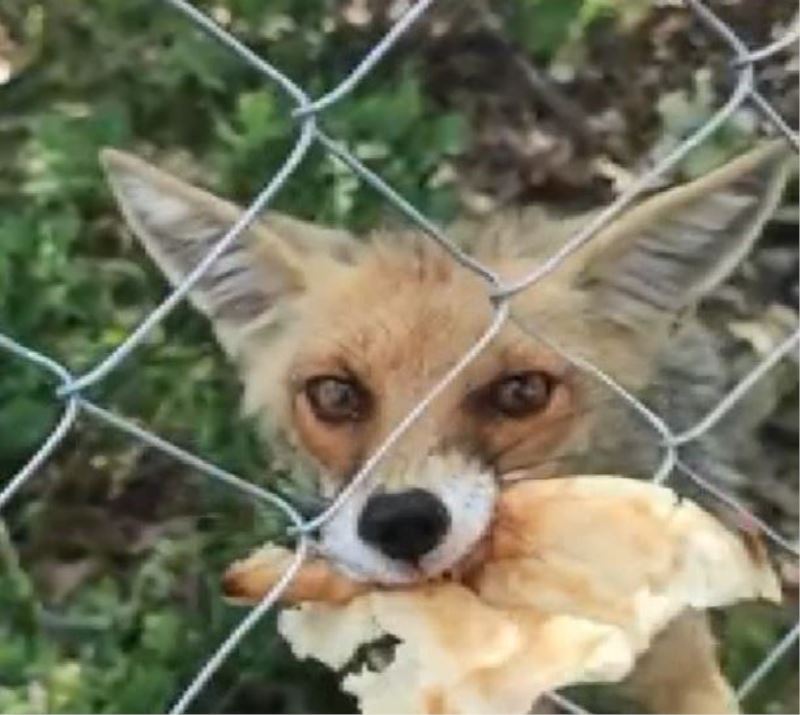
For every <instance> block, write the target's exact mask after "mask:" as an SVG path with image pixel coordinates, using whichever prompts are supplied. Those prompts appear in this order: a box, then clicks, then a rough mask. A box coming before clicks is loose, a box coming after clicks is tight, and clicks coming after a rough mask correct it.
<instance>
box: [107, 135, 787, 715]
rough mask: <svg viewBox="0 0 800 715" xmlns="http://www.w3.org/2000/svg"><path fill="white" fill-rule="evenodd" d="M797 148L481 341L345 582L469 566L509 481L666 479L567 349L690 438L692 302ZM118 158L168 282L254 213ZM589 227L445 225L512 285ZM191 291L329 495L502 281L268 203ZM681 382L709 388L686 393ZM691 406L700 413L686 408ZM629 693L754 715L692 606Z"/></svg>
mask: <svg viewBox="0 0 800 715" xmlns="http://www.w3.org/2000/svg"><path fill="white" fill-rule="evenodd" d="M788 155H789V152H788V151H787V150H786V148H785V147H784V145H783V143H782V142H781V141H779V140H764V141H762V142H760V143H758V144H756V146H755V148H752V149H751V150H749V151H748V152H746V153H744V154H741V155H739V156H738V157H736V158H734V159H733V160H731V161H729V162H727V163H725V164H723V165H722V166H720V167H718V168H716V169H715V170H713V171H711V172H710V173H708V174H706V175H705V176H703V177H701V178H699V179H695V180H693V181H690V182H687V183H684V184H681V185H678V186H675V187H672V188H668V189H665V190H660V191H656V192H651V193H650V194H648V195H646V196H645V197H644V198H641V199H639V200H638V201H637V202H636V203H635V204H634V205H632V206H631V207H630V208H628V209H627V210H626V211H624V212H622V214H621V215H620V216H619V217H618V218H616V219H614V220H612V221H611V222H610V223H608V224H607V225H606V227H605V228H603V229H602V230H600V231H599V232H598V233H597V234H596V235H595V236H594V238H592V239H591V240H589V241H588V242H586V243H584V244H583V245H581V246H580V247H579V248H578V249H577V250H575V251H573V252H572V253H571V254H569V255H568V256H566V257H565V258H564V260H563V261H562V262H561V264H560V265H559V266H558V267H557V269H556V270H553V271H551V272H549V273H548V274H547V275H546V276H544V277H543V278H542V279H541V280H538V281H536V282H534V283H533V284H532V285H530V286H529V287H527V288H526V289H525V290H522V291H520V292H518V293H516V294H514V295H513V297H511V298H510V299H509V303H508V304H509V310H510V313H509V318H508V319H507V320H505V321H504V322H503V323H502V325H501V326H500V327H499V329H498V330H497V332H496V334H495V335H494V337H493V338H492V339H491V340H490V341H489V342H488V343H487V344H486V345H485V348H484V349H483V350H482V351H480V352H479V353H478V354H477V355H476V356H475V357H474V359H473V360H472V361H471V362H469V363H468V364H467V365H466V366H465V367H464V368H463V370H461V371H460V372H459V373H458V374H457V375H456V376H455V377H454V379H453V380H451V381H450V382H449V383H448V384H447V386H446V387H445V388H444V389H443V390H441V391H440V392H439V393H438V394H437V396H436V398H435V399H434V400H433V401H432V402H431V403H430V404H429V405H428V408H427V409H426V410H425V411H424V412H423V413H422V414H421V415H420V416H419V418H418V419H417V420H416V421H415V422H413V423H412V424H411V425H410V426H409V427H408V429H407V430H406V431H405V432H403V433H402V434H401V435H400V437H399V439H398V440H397V441H396V442H395V443H394V444H393V446H392V448H391V449H390V450H389V451H388V452H387V453H386V454H385V455H384V457H383V458H382V459H381V460H380V461H379V462H378V463H377V465H376V466H375V468H374V470H373V472H372V473H371V474H370V475H369V477H368V478H367V479H365V480H364V481H363V482H360V483H359V485H358V488H356V489H355V490H354V491H353V493H352V494H350V496H349V498H348V499H346V500H345V501H344V502H343V503H342V504H341V505H340V508H338V509H337V510H336V511H334V512H333V513H332V515H331V516H330V518H329V519H328V520H327V521H325V522H324V523H323V524H322V526H321V527H320V529H319V534H318V544H319V548H320V549H321V550H322V551H323V552H324V553H325V555H326V556H327V557H328V558H329V559H331V560H332V561H333V562H335V563H336V564H337V565H338V566H339V567H340V568H341V569H342V571H344V572H345V573H346V574H347V575H348V576H350V577H351V578H356V579H361V580H367V581H371V582H375V583H380V584H387V585H392V586H395V585H404V584H412V583H415V582H418V581H421V580H427V579H434V578H437V577H440V576H442V575H446V574H447V573H448V572H450V571H451V570H452V569H454V568H456V567H457V565H458V563H459V562H460V561H462V560H463V559H464V558H465V557H466V556H467V555H468V554H469V553H470V552H471V551H472V550H473V549H474V548H475V546H476V544H477V543H478V541H479V540H480V538H481V537H482V535H483V534H484V532H485V531H486V529H487V526H488V524H489V523H490V521H491V519H492V515H493V513H494V509H495V504H496V500H497V497H498V494H499V493H500V491H501V490H502V488H503V484H504V483H507V482H509V481H513V480H514V479H515V478H517V477H519V476H520V475H522V478H541V479H546V478H549V477H554V476H557V475H561V474H570V473H604V472H605V473H609V471H611V473H623V474H625V475H628V476H641V477H642V478H647V477H650V476H652V473H653V472H652V470H653V468H654V467H653V465H654V464H657V462H658V456H659V454H660V450H661V449H662V446H663V445H662V444H661V443H660V441H659V440H660V436H659V434H658V433H657V432H656V431H655V430H654V429H653V427H652V426H649V425H648V424H647V422H646V421H644V420H643V419H642V417H641V415H638V414H636V412H635V410H632V409H631V407H630V405H628V404H627V403H626V402H625V401H624V400H621V399H620V398H619V396H618V395H614V394H611V393H609V391H608V388H607V387H606V386H605V385H604V384H603V381H602V380H598V379H597V375H596V374H592V372H591V371H586V370H584V369H581V368H580V366H579V365H578V363H577V362H576V361H575V360H573V359H571V358H570V357H568V356H571V355H577V356H579V357H580V360H581V361H583V363H584V364H590V365H593V366H595V367H596V368H598V369H599V370H600V371H601V374H603V375H605V376H608V377H609V378H611V379H612V380H613V381H614V382H615V383H617V384H618V385H619V386H621V387H622V388H623V389H624V390H625V391H627V392H628V393H630V394H631V395H634V396H635V397H636V398H637V399H638V400H640V401H641V402H642V403H643V404H645V405H647V406H648V407H649V408H650V409H652V410H653V411H654V412H656V413H657V414H659V415H661V416H662V418H663V419H664V421H665V422H666V424H668V425H669V426H670V427H672V428H673V429H682V428H688V427H689V426H691V424H692V421H693V420H694V419H695V418H696V417H698V416H700V415H701V414H702V413H703V411H704V410H708V409H710V408H711V407H713V405H714V402H709V401H708V394H709V391H711V392H713V386H714V385H713V383H714V381H715V379H717V378H716V377H715V374H716V372H717V371H718V370H717V368H718V361H719V357H718V355H717V353H716V352H715V351H714V349H713V346H711V340H710V338H709V335H708V333H707V331H704V330H703V329H702V327H701V325H700V322H699V321H698V319H697V317H696V313H697V309H698V306H699V305H700V303H701V302H702V300H703V298H704V297H706V296H707V295H708V294H709V293H710V292H711V291H712V290H713V289H714V288H715V287H717V286H718V285H720V283H722V282H723V281H724V280H725V279H726V278H727V277H728V276H729V275H730V274H731V273H732V272H733V271H734V269H735V268H736V267H737V266H738V265H739V263H741V261H742V260H743V259H744V257H745V256H746V255H747V254H748V252H749V251H750V249H751V248H752V246H753V245H754V243H755V242H756V240H757V239H758V237H759V235H760V234H761V232H762V230H763V228H764V225H765V224H766V222H767V221H768V220H769V218H770V216H771V215H772V214H773V213H774V211H775V210H776V208H777V207H778V205H779V203H780V201H781V198H782V195H783V193H784V188H785V185H786V183H787V178H788V176H789V175H790V173H791V164H792V162H791V161H790V160H789V159H788V158H787V156H788ZM100 160H101V164H102V166H103V167H104V170H105V173H106V176H107V179H108V182H109V185H110V188H111V191H112V193H113V195H114V197H115V198H116V201H117V203H118V206H119V208H120V210H121V213H122V215H123V216H124V219H125V221H126V222H127V225H128V226H129V227H130V231H131V232H132V234H133V235H134V236H135V237H136V239H138V241H139V242H140V243H141V244H142V246H143V248H144V249H145V251H146V253H147V254H148V255H149V256H150V258H151V259H152V260H153V261H154V262H155V264H156V265H157V266H158V267H159V268H160V270H161V271H162V272H163V273H164V275H165V276H166V278H167V279H168V281H169V282H171V283H172V284H173V285H177V284H179V283H180V282H181V281H182V280H183V279H184V278H185V277H186V276H187V275H189V274H190V273H191V272H192V270H193V269H194V268H195V267H196V266H197V265H198V264H199V262H200V261H201V260H202V259H203V257H204V256H205V255H206V254H207V253H208V252H209V251H210V250H211V249H212V247H214V246H215V244H217V242H218V241H219V240H220V239H221V238H222V237H223V236H224V235H225V234H226V232H228V230H229V229H230V227H231V226H232V225H233V224H234V223H235V222H236V221H237V220H239V219H240V218H241V216H242V213H243V210H242V209H241V208H238V207H237V206H235V205H234V204H232V203H229V202H227V201H225V200H223V199H221V198H218V197H216V196H214V195H212V194H211V193H209V192H207V191H205V190H204V189H202V188H198V187H195V186H192V185H190V184H188V183H186V182H184V181H182V180H181V179H179V178H177V177H174V176H172V175H170V174H169V173H167V172H165V171H163V170H161V169H159V168H157V167H155V166H153V165H151V164H150V163H148V162H146V161H144V160H143V159H140V158H138V157H136V156H134V155H132V154H129V153H125V152H123V151H120V150H118V149H111V148H107V149H104V150H103V151H102V153H101V157H100ZM595 215H596V212H594V213H589V214H585V215H580V216H554V215H553V214H552V212H548V211H547V210H545V209H542V208H540V207H529V208H522V209H519V210H514V211H510V210H506V211H501V212H499V213H498V214H497V215H491V216H488V217H484V218H481V219H475V218H468V219H461V220H457V221H455V222H454V224H453V225H452V226H451V227H450V230H449V232H448V235H449V236H450V237H451V238H452V240H453V241H455V242H456V243H457V245H458V246H460V247H462V248H463V250H464V251H465V252H467V253H468V255H470V256H472V257H473V258H474V260H476V261H478V262H479V263H480V264H481V265H483V266H485V267H486V268H488V269H490V270H491V271H492V272H493V273H494V275H496V276H497V277H498V278H499V280H500V282H501V284H502V285H509V284H512V283H513V282H514V281H518V280H520V279H523V278H524V277H525V276H529V275H531V273H532V272H533V271H536V270H537V269H540V268H541V267H542V266H543V265H544V264H545V262H546V261H547V260H548V259H549V258H550V257H551V256H552V255H553V254H554V253H555V252H556V251H557V250H558V249H559V248H561V247H562V246H563V245H564V243H565V241H566V240H567V239H568V238H569V237H570V236H572V235H573V234H574V233H575V231H576V230H578V229H579V228H580V227H581V226H584V225H586V222H587V221H589V220H592V218H593V217H594V216H595ZM188 299H189V301H190V302H191V304H192V305H193V306H194V308H196V309H197V310H198V311H199V312H200V313H202V314H203V315H205V316H206V317H207V318H208V319H209V321H210V324H211V326H212V328H213V331H214V334H215V336H216V339H217V340H218V342H219V344H220V346H221V347H222V349H223V351H224V352H225V354H226V355H227V357H228V358H229V360H230V361H231V364H232V365H233V366H234V368H235V369H236V370H237V372H238V376H239V378H240V381H241V384H242V390H243V396H242V405H243V410H244V412H245V413H246V414H248V415H250V416H253V417H254V418H256V421H257V423H258V425H259V428H260V429H261V430H262V431H263V436H264V438H265V440H266V442H267V443H268V444H269V445H270V447H271V452H274V453H275V454H277V455H278V457H277V459H279V460H280V461H281V463H282V464H283V465H286V467H287V468H288V469H290V470H291V473H292V474H293V475H295V478H296V479H297V480H298V483H299V482H303V483H306V482H308V481H309V480H310V483H311V485H312V487H311V488H312V489H313V491H314V493H315V494H316V495H317V496H318V497H319V499H320V500H321V501H322V502H323V503H328V502H330V501H331V500H333V499H334V498H335V497H336V495H337V494H339V493H340V492H341V490H342V489H344V488H345V487H346V486H347V485H348V484H349V483H350V480H351V479H352V478H353V475H355V474H356V473H358V471H359V469H360V468H361V467H362V465H363V464H364V462H365V460H367V459H368V458H369V457H370V455H371V454H372V453H373V452H374V451H375V450H376V449H377V448H378V447H379V446H380V445H381V444H382V442H383V441H384V440H385V439H386V438H387V436H388V435H389V434H390V433H391V432H392V430H393V429H394V428H395V427H396V425H397V424H398V423H399V422H400V421H401V420H403V418H404V417H405V416H406V415H407V414H408V413H409V412H410V410H412V409H413V408H414V407H415V406H416V405H417V404H418V403H419V402H420V400H422V399H423V398H424V397H425V396H426V394H427V393H428V391H429V390H430V389H431V388H432V387H433V386H434V385H435V384H436V383H437V381H439V380H440V379H441V378H442V376H443V375H445V374H447V373H448V371H450V370H451V369H452V368H453V366H454V365H456V364H457V363H458V361H459V360H460V359H461V358H462V356H463V355H464V354H465V353H466V352H467V351H468V350H469V349H470V348H471V347H472V346H473V345H474V344H475V343H476V341H478V340H480V339H481V337H482V335H484V333H485V331H486V330H487V327H488V326H489V325H490V324H491V322H492V320H493V318H494V316H495V308H496V302H495V301H494V300H493V299H492V295H491V292H490V290H489V287H488V285H487V282H486V280H485V279H484V277H482V276H480V275H477V274H476V273H475V272H474V271H473V270H470V268H469V267H466V266H464V265H462V264H461V263H459V262H457V261H455V260H454V259H453V257H452V255H450V253H449V252H448V251H446V250H445V249H444V248H443V247H441V246H440V245H438V244H437V243H434V242H432V241H431V240H430V238H429V237H428V236H426V235H424V234H423V233H422V232H420V231H416V230H413V229H397V228H391V229H387V228H378V229H376V230H374V231H373V232H371V233H370V234H369V235H367V236H355V235H353V234H351V233H350V232H348V231H346V230H343V229H339V228H332V227H327V226H322V225H317V224H315V223H312V222H309V221H306V220H301V219H298V218H295V217H291V216H288V215H284V214H281V213H278V212H274V211H265V212H263V213H262V214H261V216H260V217H259V218H258V219H257V220H256V221H254V222H252V223H251V224H250V225H249V226H248V227H247V228H246V230H245V231H244V232H243V233H241V234H240V235H239V236H238V237H237V240H235V241H233V242H232V243H231V244H230V245H229V246H228V248H227V249H226V250H225V251H224V252H223V253H222V255H220V256H219V258H218V260H216V261H215V262H214V263H213V264H212V265H211V266H210V267H209V269H208V270H207V272H205V273H204V274H203V275H202V276H201V277H200V278H199V279H198V280H197V282H196V283H195V284H194V285H193V287H192V288H191V290H190V291H189V294H188ZM544 336H546V338H545V337H544ZM676 371H677V372H681V373H682V378H683V380H684V384H685V380H686V379H687V378H686V375H693V376H694V377H693V378H692V379H694V380H695V383H696V385H698V386H699V387H698V389H697V390H694V389H689V390H685V391H681V390H678V389H677V388H676V385H675V383H674V382H673V381H672V380H671V379H670V376H673V377H674V374H675V372H676ZM684 392H685V393H686V394H683V393H684ZM694 393H697V394H699V395H700V396H701V398H705V402H703V399H701V400H700V402H701V404H700V405H699V406H697V405H695V406H694V407H692V406H690V405H689V403H691V397H692V395H693V394H694ZM711 451H712V453H713V452H714V450H713V449H712V450H711ZM724 451H725V449H724V446H723V447H722V448H718V449H717V452H718V453H724ZM717 456H719V455H717ZM698 458H699V457H698ZM713 458H714V455H713V454H712V459H713ZM309 475H310V476H309ZM576 508H579V507H577V506H576ZM586 538H591V534H587V535H586ZM625 687H626V689H627V692H628V693H629V694H630V695H631V697H633V698H634V699H635V700H636V701H637V702H640V703H642V704H643V705H644V706H645V707H647V708H649V709H650V710H652V711H654V712H665V713H667V712H673V713H677V712H681V713H683V712H696V713H700V712H703V713H706V712H708V713H711V712H735V711H737V708H738V705H737V702H736V698H735V696H734V694H733V691H732V689H731V686H730V685H729V683H728V682H727V681H726V679H725V677H724V676H723V674H722V671H721V669H720V665H719V663H718V659H717V654H716V644H715V641H714V638H713V636H712V634H711V630H710V628H709V624H708V621H707V617H706V614H704V613H700V612H695V611H687V612H685V613H684V614H683V615H681V616H679V617H678V618H676V619H675V620H674V621H673V622H672V623H671V624H670V625H669V626H668V627H667V628H666V629H665V630H664V631H663V632H662V633H661V634H660V635H659V636H658V637H657V639H656V640H655V641H654V643H653V644H652V646H651V648H650V650H649V651H648V652H647V653H646V654H645V655H644V656H643V657H642V658H640V660H639V662H638V663H637V665H636V667H635V670H634V672H633V673H632V674H631V675H630V676H629V678H628V680H627V682H626V684H625Z"/></svg>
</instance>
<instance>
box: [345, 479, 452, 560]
mask: <svg viewBox="0 0 800 715" xmlns="http://www.w3.org/2000/svg"><path fill="white" fill-rule="evenodd" d="M450 523H451V516H450V512H448V510H447V507H446V506H445V505H444V502H443V501H442V500H441V499H440V498H439V497H437V496H436V495H435V494H433V493H432V492H429V491H427V490H426V489H407V490H405V491H402V492H397V493H396V494H374V495H373V496H371V497H370V498H369V499H367V503H366V504H365V505H364V510H363V511H362V512H361V517H360V518H359V520H358V535H359V536H360V537H361V539H362V540H363V541H365V542H366V543H367V544H370V545H371V546H373V547H374V548H376V549H377V550H378V551H380V552H381V553H382V554H384V555H385V556H388V557H389V558H390V559H397V560H399V561H406V562H409V563H412V564H415V563H417V562H418V561H419V560H420V559H421V558H422V557H423V556H425V554H427V553H429V552H431V551H433V549H435V548H436V547H437V546H438V545H439V544H440V543H441V542H442V541H443V540H444V538H445V536H446V535H447V531H448V530H449V528H450Z"/></svg>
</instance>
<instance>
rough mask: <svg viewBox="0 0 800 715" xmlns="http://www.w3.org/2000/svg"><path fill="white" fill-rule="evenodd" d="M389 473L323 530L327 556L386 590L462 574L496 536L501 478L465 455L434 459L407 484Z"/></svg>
mask: <svg viewBox="0 0 800 715" xmlns="http://www.w3.org/2000/svg"><path fill="white" fill-rule="evenodd" d="M387 470H388V472H391V468H385V469H384V470H381V469H380V468H378V469H377V470H376V473H375V474H374V480H373V481H372V482H371V483H369V484H367V485H365V486H363V487H362V488H361V489H359V490H357V491H356V492H355V493H354V494H352V495H351V497H350V498H349V499H347V500H345V502H344V503H342V504H341V506H340V508H339V509H338V510H336V511H334V512H333V514H332V515H331V517H330V519H329V520H328V521H327V522H326V523H325V524H323V526H322V527H321V529H320V547H321V550H322V551H323V552H324V554H325V555H326V556H327V557H328V558H330V559H331V560H332V561H334V562H335V563H337V565H339V566H340V567H341V568H342V570H344V571H345V572H346V573H347V574H348V575H349V576H350V577H352V578H355V579H357V580H366V581H373V582H379V583H386V584H402V583H411V582H414V581H419V580H424V579H427V578H434V577H436V576H438V575H440V574H442V573H443V572H446V571H448V570H450V569H452V568H453V567H455V566H456V564H458V563H459V562H460V561H461V560H462V559H464V558H466V557H467V556H468V555H469V554H470V553H471V552H472V551H473V549H474V548H475V547H476V545H477V544H478V542H479V541H480V540H481V539H482V537H483V536H484V534H485V533H486V532H487V530H488V528H489V524H490V522H491V519H492V516H493V514H494V510H495V502H496V498H497V477H496V475H495V474H494V472H493V471H492V470H490V469H488V468H486V467H483V466H481V465H480V464H478V463H477V462H474V461H471V460H469V459H467V458H466V457H464V456H463V455H462V454H460V453H458V452H449V453H447V454H444V455H442V454H433V455H429V456H427V457H425V458H423V459H421V460H419V461H418V462H417V463H416V464H415V465H413V466H409V468H408V471H406V472H405V474H404V475H402V478H401V475H397V474H393V476H394V479H387V478H386V477H387ZM367 481H368V482H369V480H367Z"/></svg>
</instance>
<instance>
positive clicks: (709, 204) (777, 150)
mask: <svg viewBox="0 0 800 715" xmlns="http://www.w3.org/2000/svg"><path fill="white" fill-rule="evenodd" d="M787 156H791V157H794V154H793V152H790V151H789V150H788V149H787V147H786V145H785V144H784V143H783V142H781V141H772V142H767V143H764V144H761V145H759V146H758V147H756V148H755V149H753V150H752V151H750V152H748V153H746V154H744V155H742V156H740V157H738V158H736V159H734V160H733V161H731V162H729V163H727V164H725V165H724V166H722V167H721V168H719V169H716V170H715V171H712V172H711V173H709V174H707V175H705V176H703V177H701V178H700V179H697V180H695V181H693V182H691V183H689V184H685V185H683V186H679V187H677V188H675V189H671V190H669V191H666V192H664V193H661V194H658V195H656V196H654V197H652V198H650V199H647V200H645V201H643V202H642V203H641V204H639V205H638V206H636V207H635V208H633V209H631V210H630V211H628V212H627V213H625V214H623V216H622V217H621V218H620V219H619V220H617V221H616V222H614V223H612V224H611V225H610V226H609V227H608V228H606V229H605V230H604V231H602V232H601V233H600V234H598V236H596V237H595V239H593V240H592V241H590V243H589V244H588V245H587V247H586V248H585V249H583V250H582V251H580V252H579V253H578V254H577V255H576V259H577V261H578V262H579V266H576V267H577V268H578V270H577V272H576V274H575V278H576V283H577V285H578V286H579V287H580V288H582V289H583V290H585V291H588V292H589V293H590V294H591V301H590V304H591V311H592V313H593V314H595V315H598V316H599V317H602V318H603V319H607V320H609V321H612V322H613V323H615V324H618V325H621V326H623V327H625V328H632V329H634V330H637V331H644V330H647V331H652V330H653V329H659V328H661V327H664V326H667V325H669V323H670V321H671V320H672V319H673V318H674V316H675V315H676V314H677V313H679V312H680V311H681V310H683V309H685V308H688V307H690V306H692V305H693V304H695V303H696V302H697V301H698V300H699V299H700V298H701V297H702V296H703V295H705V294H707V293H708V292H709V291H711V290H712V289H713V288H714V287H715V286H717V285H718V284H719V283H721V282H722V281H723V280H724V279H725V278H726V277H727V276H728V275H729V274H730V273H731V272H732V271H733V270H734V269H735V268H736V266H737V265H738V264H739V262H740V261H741V260H742V259H743V258H744V256H745V255H746V254H747V252H748V251H749V250H750V248H751V247H752V245H753V243H754V242H755V240H756V239H757V238H758V236H759V234H760V233H761V230H762V228H763V226H764V224H765V223H766V221H767V220H768V219H769V217H770V215H771V214H772V213H773V212H774V210H775V208H776V207H777V205H778V203H779V202H780V200H781V196H782V194H783V190H784V187H785V185H786V180H787V177H788V175H789V173H790V169H791V165H792V163H793V162H792V160H791V159H787ZM581 254H583V255H581ZM573 265H574V264H573Z"/></svg>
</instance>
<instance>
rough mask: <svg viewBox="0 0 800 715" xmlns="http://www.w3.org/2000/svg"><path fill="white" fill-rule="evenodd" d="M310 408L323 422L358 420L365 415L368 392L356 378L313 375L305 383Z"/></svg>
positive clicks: (368, 403) (368, 404)
mask: <svg viewBox="0 0 800 715" xmlns="http://www.w3.org/2000/svg"><path fill="white" fill-rule="evenodd" d="M305 393H306V397H307V399H308V402H309V404H310V405H311V409H312V410H313V411H314V414H315V415H316V416H317V418H318V419H320V420H322V421H323V422H332V423H339V422H358V421H360V420H362V419H364V418H365V417H366V416H367V412H368V411H369V407H370V395H369V393H368V392H367V391H366V390H365V389H364V388H363V387H362V386H361V384H360V383H358V382H357V381H356V380H348V379H345V378H340V377H333V376H328V375H325V376H322V377H313V378H311V379H310V380H308V381H307V382H306V384H305Z"/></svg>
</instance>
